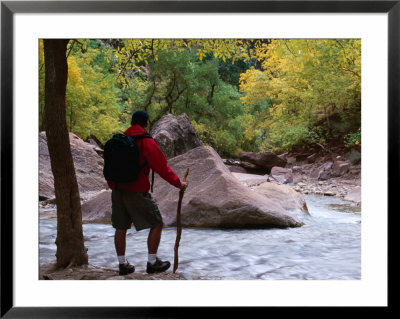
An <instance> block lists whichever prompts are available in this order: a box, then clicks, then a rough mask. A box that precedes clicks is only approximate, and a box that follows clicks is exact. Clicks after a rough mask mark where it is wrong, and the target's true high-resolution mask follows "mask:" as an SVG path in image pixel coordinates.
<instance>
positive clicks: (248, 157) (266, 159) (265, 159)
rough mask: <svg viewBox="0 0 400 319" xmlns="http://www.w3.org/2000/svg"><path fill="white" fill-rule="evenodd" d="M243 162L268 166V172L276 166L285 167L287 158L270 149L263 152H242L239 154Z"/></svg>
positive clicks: (261, 166) (260, 166)
mask: <svg viewBox="0 0 400 319" xmlns="http://www.w3.org/2000/svg"><path fill="white" fill-rule="evenodd" d="M239 158H240V160H241V161H242V162H247V163H251V164H254V165H256V166H257V167H259V168H266V169H267V170H268V173H269V172H270V170H271V169H272V167H274V166H279V167H285V165H286V163H287V162H286V160H284V159H282V158H280V157H279V156H277V155H276V154H275V153H273V152H270V151H263V152H258V153H254V152H242V153H240V155H239Z"/></svg>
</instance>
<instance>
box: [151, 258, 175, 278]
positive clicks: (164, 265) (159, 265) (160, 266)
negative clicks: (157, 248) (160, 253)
mask: <svg viewBox="0 0 400 319" xmlns="http://www.w3.org/2000/svg"><path fill="white" fill-rule="evenodd" d="M170 266H171V263H170V262H169V261H162V260H161V259H159V258H156V262H155V263H154V264H150V263H149V262H147V268H146V272H147V273H148V274H154V273H155V272H163V271H166V270H167V269H168V268H169V267H170Z"/></svg>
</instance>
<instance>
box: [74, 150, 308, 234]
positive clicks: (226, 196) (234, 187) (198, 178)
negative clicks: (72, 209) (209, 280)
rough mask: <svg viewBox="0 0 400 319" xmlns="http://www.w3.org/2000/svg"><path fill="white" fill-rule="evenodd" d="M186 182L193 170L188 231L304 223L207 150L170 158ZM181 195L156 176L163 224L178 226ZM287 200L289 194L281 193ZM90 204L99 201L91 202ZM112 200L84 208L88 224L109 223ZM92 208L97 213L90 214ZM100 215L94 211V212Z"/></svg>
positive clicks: (102, 198)
mask: <svg viewBox="0 0 400 319" xmlns="http://www.w3.org/2000/svg"><path fill="white" fill-rule="evenodd" d="M169 165H170V166H171V168H172V169H173V170H174V172H176V173H177V174H178V176H180V177H181V178H182V176H183V175H184V173H185V171H186V169H187V168H189V169H190V172H189V176H188V182H189V187H188V188H187V190H186V192H185V195H184V197H183V202H182V210H181V213H182V218H181V221H182V225H183V226H184V227H236V228H240V227H242V228H244V227H298V226H302V225H303V222H302V221H301V220H300V219H298V217H297V216H295V215H294V214H292V213H290V212H288V211H286V210H285V209H284V208H283V207H282V205H281V204H280V199H279V200H275V199H271V198H268V197H266V196H264V195H262V194H258V193H257V192H253V191H252V190H251V189H250V188H248V187H246V186H244V185H243V184H242V183H241V182H240V181H239V180H238V179H237V178H236V177H234V176H233V174H232V173H231V172H230V171H229V169H228V168H227V167H226V166H225V165H224V163H223V161H222V159H221V158H220V157H219V155H218V154H217V153H216V152H215V151H214V149H212V148H211V147H208V146H200V147H197V148H195V149H193V150H190V151H189V152H187V153H185V154H183V155H180V156H177V157H174V158H172V159H170V160H169ZM178 194H179V191H178V190H177V189H176V188H175V187H173V186H171V185H170V184H168V183H167V182H166V181H164V180H163V179H161V178H160V177H159V176H158V175H157V174H156V179H155V182H154V193H153V197H154V198H155V200H156V201H157V203H158V206H159V208H160V211H161V214H162V216H163V220H164V224H165V225H166V226H174V225H176V211H177V203H178ZM282 196H284V195H282ZM91 201H98V203H97V204H93V205H92V204H91ZM110 207H111V196H110V192H104V193H102V194H100V195H99V196H98V197H97V198H93V199H92V200H90V201H88V202H86V203H85V204H84V205H82V215H83V220H84V222H93V221H94V220H96V218H97V217H96V216H95V215H96V214H97V215H99V217H98V218H97V221H100V220H104V221H105V222H108V223H109V222H110V217H109V214H110V211H111V209H110ZM91 210H92V211H91ZM95 210H96V211H97V213H95V214H94V213H93V211H95Z"/></svg>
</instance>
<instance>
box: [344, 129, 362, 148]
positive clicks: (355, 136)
mask: <svg viewBox="0 0 400 319" xmlns="http://www.w3.org/2000/svg"><path fill="white" fill-rule="evenodd" d="M360 144H361V129H358V131H357V132H354V133H349V134H347V135H345V137H344V145H346V146H347V147H352V146H355V145H360Z"/></svg>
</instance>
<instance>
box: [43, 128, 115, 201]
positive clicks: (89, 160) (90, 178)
mask: <svg viewBox="0 0 400 319" xmlns="http://www.w3.org/2000/svg"><path fill="white" fill-rule="evenodd" d="M69 141H70V146H71V153H72V158H73V161H74V166H75V174H76V178H77V181H78V186H79V192H80V193H81V194H84V193H87V192H92V191H101V190H103V189H105V188H107V187H108V186H107V183H106V180H105V179H104V176H103V165H104V160H103V158H102V157H101V156H100V155H99V154H97V153H96V151H95V150H94V147H93V145H91V144H89V143H86V142H84V141H83V140H82V139H80V138H79V137H78V136H77V135H75V134H73V133H69ZM54 197H55V194H54V179H53V173H52V171H51V165H50V155H49V150H48V148H47V138H46V134H45V132H40V133H39V198H41V199H42V200H44V199H52V198H54Z"/></svg>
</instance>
